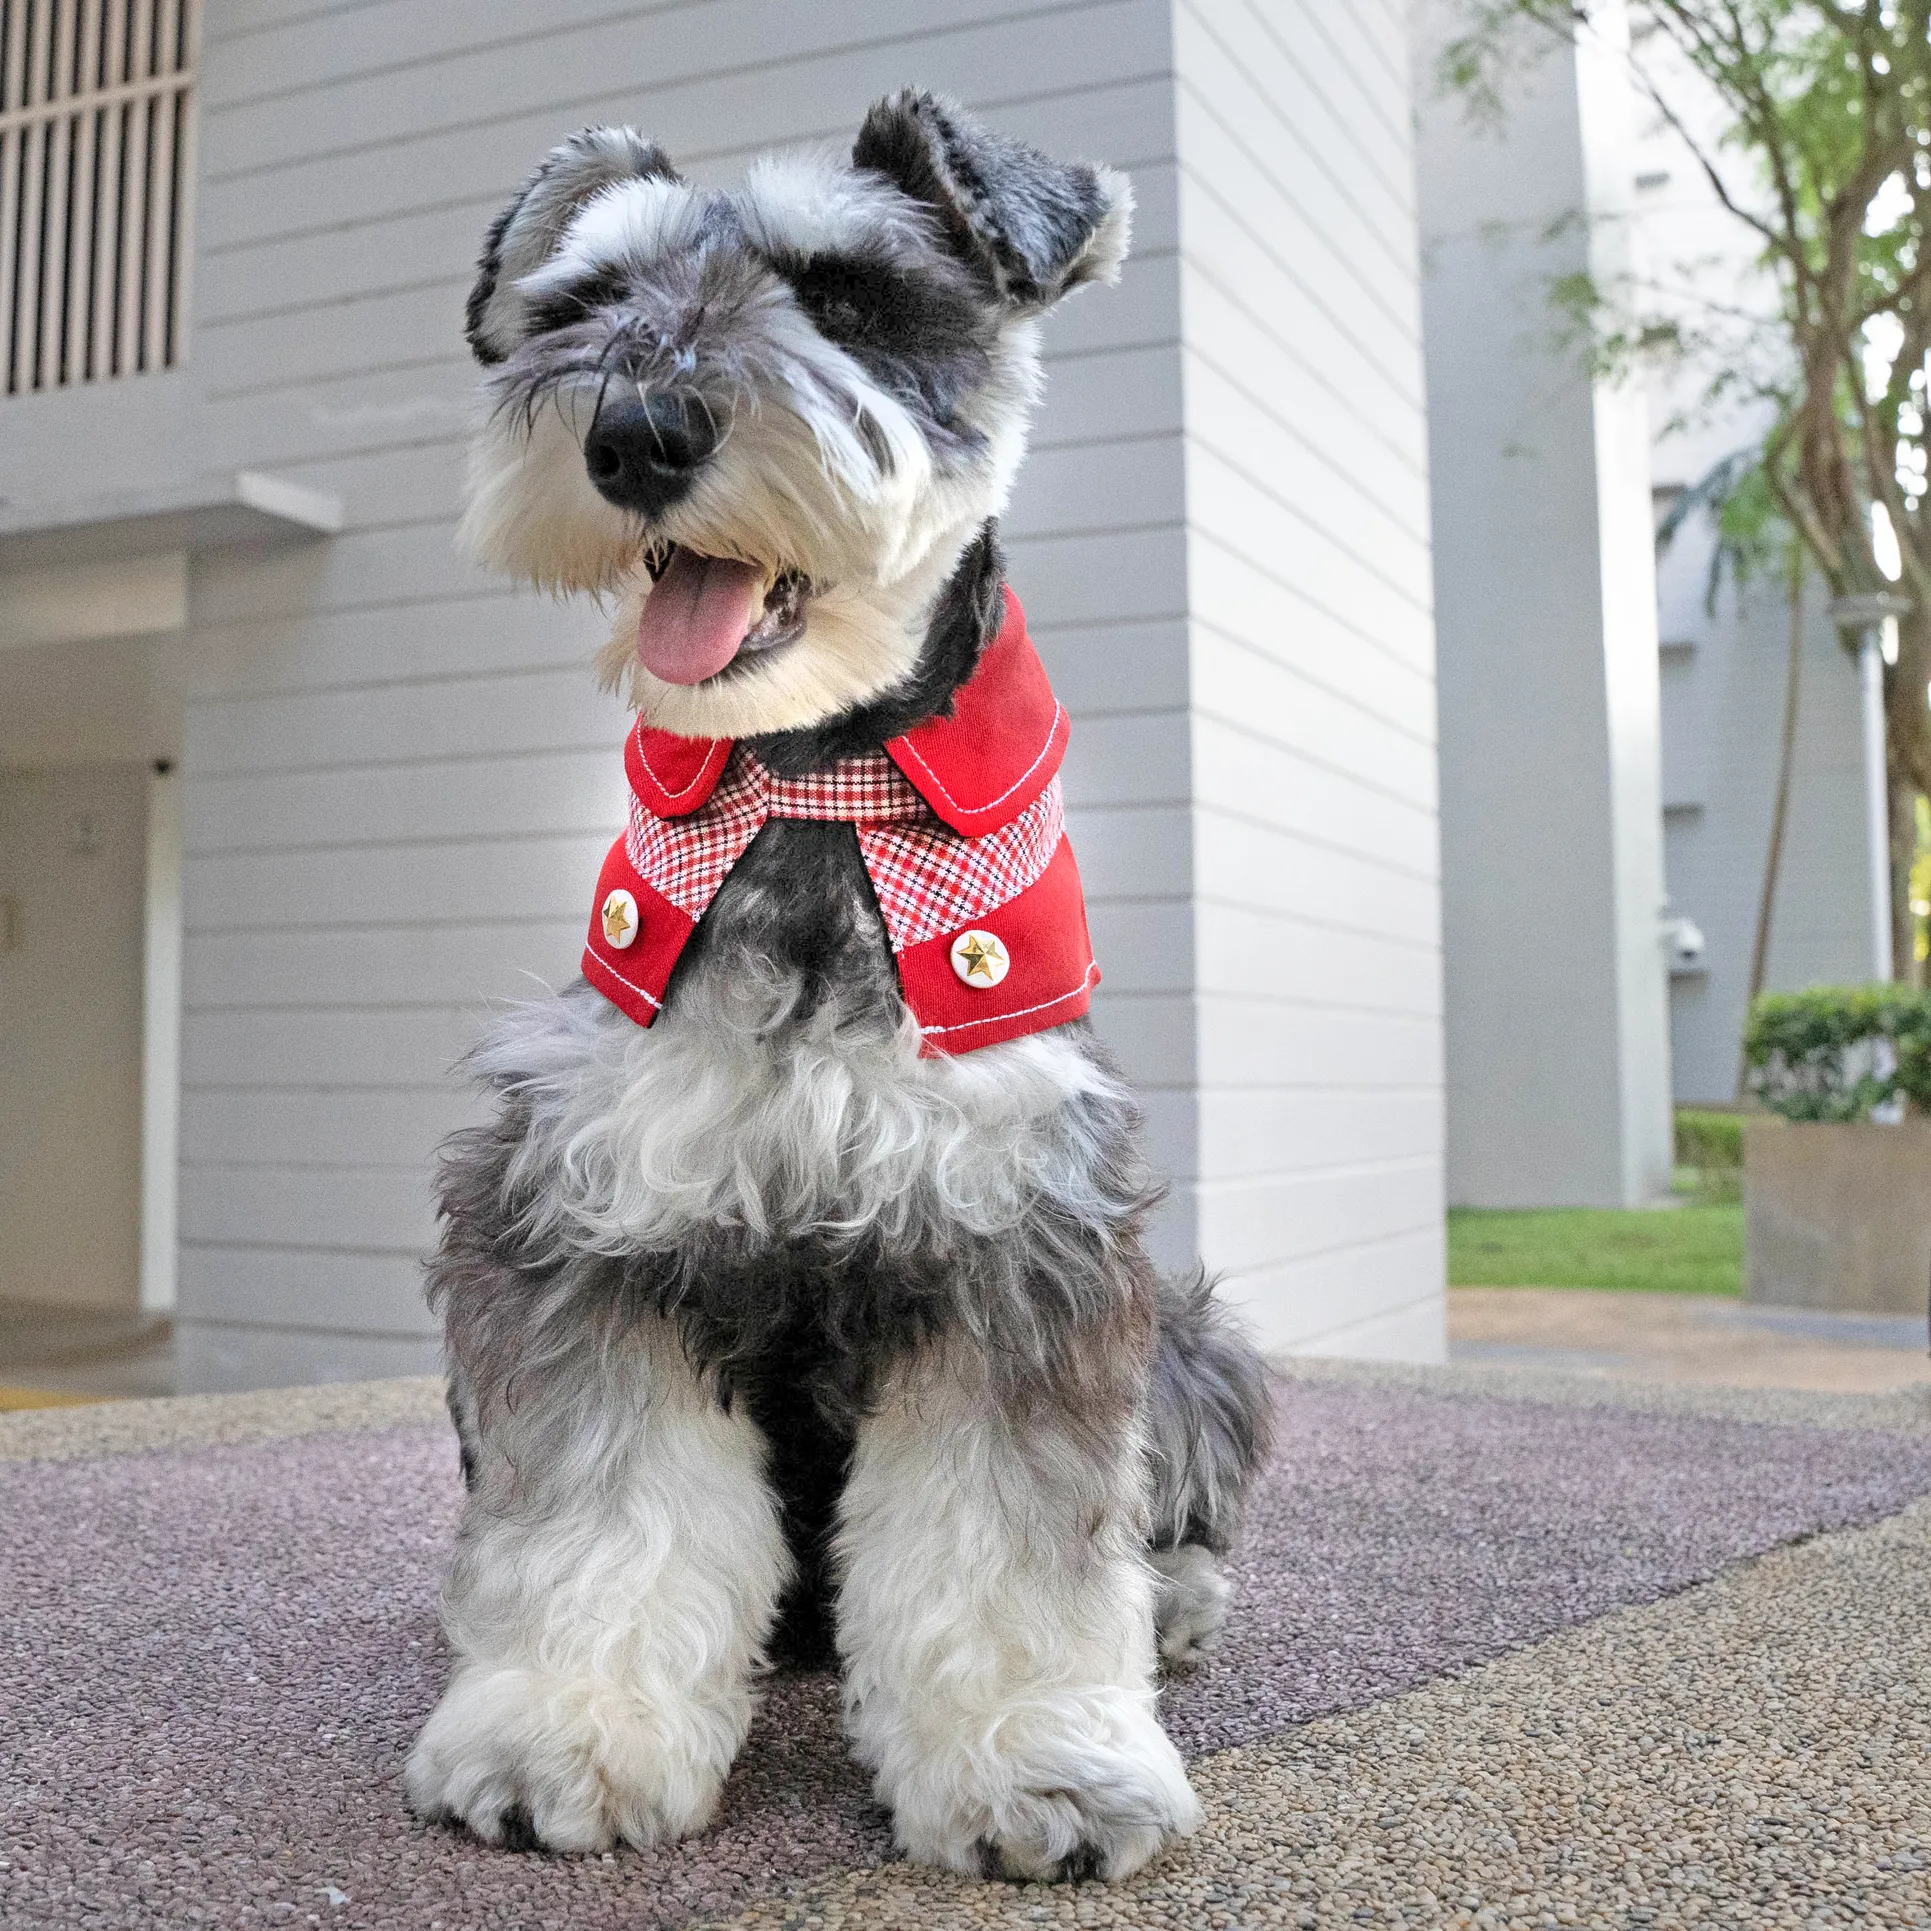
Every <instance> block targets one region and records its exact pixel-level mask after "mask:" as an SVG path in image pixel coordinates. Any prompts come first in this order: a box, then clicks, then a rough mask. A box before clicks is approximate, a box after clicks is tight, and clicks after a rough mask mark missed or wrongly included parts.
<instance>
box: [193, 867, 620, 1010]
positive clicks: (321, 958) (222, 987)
mask: <svg viewBox="0 0 1931 1931" xmlns="http://www.w3.org/2000/svg"><path fill="white" fill-rule="evenodd" d="M595 883H596V873H595V872H594V871H591V872H586V873H585V874H584V875H583V876H582V878H581V879H579V880H578V881H577V884H578V888H579V896H578V898H577V900H576V901H575V903H574V904H573V905H572V906H571V908H570V910H569V912H568V913H567V914H565V915H563V916H559V917H554V918H541V917H529V918H522V919H518V920H516V921H514V922H507V923H492V922H490V921H488V920H485V919H468V918H465V919H459V920H456V921H454V922H452V923H450V924H447V925H434V924H429V923H427V922H425V921H423V920H421V919H410V920H405V921H402V922H400V923H397V924H394V925H373V926H371V925H343V926H322V927H314V926H283V925H275V926H270V927H267V928H261V927H257V928H256V929H254V930H252V931H224V932H197V931H190V932H189V933H188V935H187V940H186V947H185V953H186V962H187V963H186V970H187V975H188V984H189V986H190V987H191V989H192V996H193V1000H194V1003H195V1005H196V1006H197V1007H202V1008H214V1007H220V1006H299V1005H301V1004H302V1003H304V1002H305V1001H311V1000H312V1001H317V1002H320V1003H324V1004H328V1005H332V1006H394V1005H397V1004H401V1003H404V1002H406V1001H411V1000H426V1001H430V1002H432V1003H436V1002H447V1003H449V1004H452V1005H454V1004H459V1003H464V1002H467V1001H471V1000H519V999H533V998H539V997H542V996H543V995H544V994H545V993H546V992H547V991H549V990H551V989H553V988H556V987H561V986H565V985H568V984H569V983H570V982H571V981H572V980H574V979H575V978H576V977H577V971H578V962H579V960H580V959H581V957H582V955H583V947H584V938H585V935H586V933H587V931H588V929H589V924H590V906H591V896H592V892H593V889H594V886H595Z"/></svg>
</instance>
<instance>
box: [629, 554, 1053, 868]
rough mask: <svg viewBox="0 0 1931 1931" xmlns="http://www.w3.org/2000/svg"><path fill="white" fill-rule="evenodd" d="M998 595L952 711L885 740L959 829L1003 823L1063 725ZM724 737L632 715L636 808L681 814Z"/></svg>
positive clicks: (1049, 768)
mask: <svg viewBox="0 0 1931 1931" xmlns="http://www.w3.org/2000/svg"><path fill="white" fill-rule="evenodd" d="M1005 598H1006V615H1005V620H1004V622H1002V623H1001V624H1000V626H999V630H998V633H997V634H996V635H995V636H994V637H993V639H992V641H991V643H989V644H988V645H987V646H986V648H985V654H984V655H983V656H982V657H981V658H980V659H979V666H978V668H977V669H976V670H975V671H974V672H973V673H972V676H971V677H970V678H969V679H967V681H966V682H965V683H964V684H963V685H962V686H961V687H960V688H959V690H958V691H957V692H955V693H954V695H953V700H952V715H951V716H950V717H933V718H927V719H926V721H925V722H924V723H923V724H919V725H915V726H914V727H913V728H912V729H911V730H909V731H907V732H906V733H905V734H904V735H903V736H902V737H896V738H892V739H891V740H889V741H888V742H887V744H886V746H885V751H886V755H887V756H888V757H889V758H890V759H891V760H892V762H893V763H894V764H896V765H897V766H898V768H899V769H900V770H901V771H902V772H903V773H904V774H905V776H906V778H907V779H908V780H909V781H910V782H911V785H912V787H913V789H914V790H916V791H917V792H918V794H919V796H920V797H922V798H923V799H924V800H925V802H926V803H927V804H928V805H930V806H931V807H932V809H933V811H934V812H935V813H936V814H937V815H938V817H939V818H940V819H942V820H943V821H944V822H945V823H946V824H948V825H950V826H951V827H952V829H953V830H954V831H956V832H962V833H964V834H965V835H966V836H967V837H969V838H980V837H983V836H984V835H985V834H986V833H987V832H989V831H997V830H999V828H1000V827H1001V826H1002V825H1009V824H1011V823H1012V821H1013V820H1014V819H1015V818H1017V817H1018V816H1019V814H1020V813H1021V812H1022V811H1024V810H1025V809H1026V807H1027V806H1028V805H1030V804H1031V803H1032V802H1033V800H1034V799H1035V798H1037V797H1038V796H1039V794H1040V793H1041V792H1042V791H1044V790H1045V789H1046V787H1047V786H1048V785H1049V784H1051V783H1052V781H1053V779H1054V777H1055V776H1056V775H1057V773H1058V771H1059V767H1060V763H1061V760H1062V759H1064V757H1065V755H1066V740H1067V737H1068V735H1069V733H1070V731H1071V722H1070V720H1069V719H1068V718H1067V715H1066V712H1065V711H1064V709H1063V708H1062V707H1061V705H1060V702H1059V700H1058V699H1057V698H1056V697H1055V696H1054V695H1053V687H1052V685H1051V684H1049V683H1048V682H1047V681H1046V667H1045V665H1044V664H1042V663H1041V662H1040V661H1039V653H1038V652H1037V651H1036V650H1034V649H1033V645H1032V639H1031V638H1030V637H1028V636H1027V635H1026V613H1025V612H1024V611H1023V610H1022V609H1021V608H1020V606H1019V599H1018V598H1017V597H1016V596H1014V595H1013V593H1012V590H1011V588H1010V587H1007V588H1006V590H1005ZM731 744H732V740H731V739H729V738H684V737H678V736H676V735H675V734H674V733H672V732H669V731H659V730H657V729H656V728H654V727H653V726H651V725H648V724H646V723H645V722H644V721H643V719H642V718H641V717H640V718H638V719H637V720H636V722H635V723H634V724H633V725H632V727H631V731H630V735H629V737H627V738H626V739H625V740H624V771H625V773H626V775H627V776H628V777H629V779H630V788H631V789H632V790H633V791H634V792H635V793H636V794H637V798H638V801H639V803H641V804H642V805H643V807H644V809H645V810H646V811H648V812H651V813H653V814H654V815H655V816H657V817H659V818H684V817H688V816H689V815H690V814H691V813H692V812H693V811H698V810H701V809H702V808H703V806H704V805H705V804H706V803H707V802H708V801H709V799H710V796H711V793H712V792H713V791H715V790H716V789H717V781H718V779H719V778H721V777H722V776H723V775H724V767H725V765H726V764H727V763H728V762H729V760H730V756H731Z"/></svg>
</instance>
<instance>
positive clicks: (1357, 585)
mask: <svg viewBox="0 0 1931 1931" xmlns="http://www.w3.org/2000/svg"><path fill="white" fill-rule="evenodd" d="M1244 373H1245V372H1244V371H1242V370H1241V369H1240V367H1239V365H1238V364H1234V365H1232V366H1230V365H1229V363H1228V362H1227V361H1225V360H1224V359H1221V358H1216V357H1213V356H1211V355H1206V354H1202V353H1200V352H1199V347H1198V336H1197V335H1196V337H1195V338H1194V339H1193V340H1192V341H1190V342H1189V344H1188V350H1187V383H1188V405H1189V411H1190V416H1191V420H1192V423H1193V427H1194V443H1195V447H1196V448H1197V449H1198V450H1199V452H1200V453H1201V455H1202V457H1203V458H1204V457H1206V456H1207V455H1209V454H1211V456H1212V458H1213V463H1212V465H1207V464H1205V463H1203V465H1202V467H1203V470H1205V472H1206V474H1205V476H1203V479H1202V480H1203V483H1204V482H1205V481H1206V480H1207V479H1208V478H1210V477H1211V475H1212V474H1213V471H1214V469H1215V468H1218V467H1221V466H1224V468H1225V469H1226V470H1227V471H1228V472H1230V474H1229V475H1228V477H1227V479H1226V483H1225V485H1223V486H1224V487H1230V488H1231V487H1240V488H1243V489H1245V490H1248V491H1251V492H1252V493H1253V499H1254V500H1253V505H1252V508H1251V509H1250V510H1249V511H1248V515H1249V516H1250V517H1254V518H1261V517H1265V518H1266V519H1267V521H1266V522H1264V523H1262V522H1258V521H1257V522H1252V523H1249V522H1245V521H1243V522H1241V523H1235V524H1231V525H1226V524H1223V525H1222V526H1221V528H1222V529H1223V532H1224V534H1223V538H1222V540H1223V541H1224V542H1225V543H1226V545H1227V547H1228V548H1229V549H1243V548H1247V542H1246V540H1245V539H1247V538H1248V537H1249V536H1251V535H1259V536H1261V537H1262V538H1263V541H1262V543H1261V545H1260V546H1259V547H1257V548H1251V549H1248V554H1250V555H1251V556H1253V558H1254V560H1255V561H1256V562H1257V563H1260V564H1262V565H1263V566H1264V567H1270V568H1272V569H1273V571H1274V572H1275V574H1277V575H1279V574H1284V573H1285V568H1284V566H1286V565H1287V563H1288V562H1289V561H1290V556H1291V555H1292V554H1294V553H1288V552H1284V551H1283V550H1282V549H1281V547H1280V545H1279V543H1278V542H1277V541H1276V539H1275V538H1274V536H1273V531H1274V529H1275V527H1276V526H1277V524H1279V523H1280V522H1281V519H1291V520H1292V521H1293V522H1294V523H1296V524H1298V525H1299V526H1300V531H1301V532H1303V534H1298V535H1297V536H1296V537H1295V538H1294V540H1295V541H1296V542H1298V543H1303V544H1307V545H1310V546H1311V545H1313V544H1316V543H1319V544H1322V545H1325V546H1326V547H1327V548H1329V549H1331V550H1332V551H1333V552H1334V553H1335V554H1334V557H1333V559H1332V561H1331V562H1330V563H1329V564H1328V565H1327V566H1326V570H1327V572H1328V574H1325V575H1323V576H1322V577H1321V578H1320V579H1318V580H1317V581H1316V582H1313V583H1310V584H1308V585H1307V586H1306V590H1305V594H1306V595H1307V596H1308V597H1309V599H1310V600H1311V601H1313V602H1327V601H1331V602H1332V603H1333V604H1334V606H1335V608H1336V609H1337V611H1338V612H1339V613H1340V614H1341V615H1342V616H1343V617H1345V618H1346V619H1347V620H1348V621H1349V622H1351V623H1353V624H1355V625H1356V626H1358V627H1361V628H1364V629H1366V630H1368V631H1369V632H1370V633H1372V634H1374V635H1376V636H1379V635H1380V634H1382V632H1383V631H1384V630H1387V631H1390V632H1393V633H1395V634H1399V632H1400V630H1401V628H1402V626H1403V625H1404V624H1408V623H1412V622H1413V621H1414V615H1415V614H1417V613H1418V614H1420V615H1422V616H1424V617H1425V616H1426V614H1427V612H1428V611H1429V609H1430V608H1431V606H1432V602H1433V597H1434V581H1433V578H1432V576H1431V574H1430V571H1429V566H1428V516H1427V498H1426V494H1425V490H1424V479H1423V478H1422V477H1421V476H1420V475H1419V474H1415V473H1410V472H1408V471H1407V470H1406V467H1405V465H1399V464H1396V463H1393V462H1390V463H1387V464H1384V465H1381V468H1382V469H1383V470H1385V471H1386V473H1387V474H1388V475H1389V476H1390V477H1392V478H1393V479H1394V480H1395V483H1396V487H1395V488H1394V490H1392V491H1384V490H1381V489H1368V488H1364V487H1360V486H1359V485H1357V484H1354V483H1350V482H1349V481H1347V480H1346V472H1347V471H1348V470H1358V468H1359V457H1358V454H1357V453H1356V452H1355V451H1353V450H1352V449H1346V448H1343V449H1336V448H1333V447H1330V448H1326V449H1323V448H1322V447H1321V446H1320V445H1319V444H1318V443H1316V442H1314V440H1313V439H1312V438H1311V437H1310V436H1308V435H1307V434H1306V433H1305V432H1304V431H1303V430H1302V428H1301V425H1300V424H1299V423H1298V422H1297V421H1296V420H1295V406H1296V400H1297V399H1295V398H1285V399H1284V398H1282V397H1280V396H1278V395H1276V394H1273V393H1271V392H1269V391H1267V390H1257V389H1256V388H1255V386H1254V385H1253V384H1252V383H1251V382H1250V381H1247V380H1243V376H1244ZM1357 433H1358V432H1357ZM1337 458H1339V460H1337ZM1404 478H1405V479H1406V484H1407V487H1406V488H1403V487H1401V483H1402V479H1404ZM1391 594H1392V596H1393V598H1394V601H1393V602H1392V603H1388V604H1385V606H1384V600H1385V599H1387V598H1388V597H1389V596H1390V595H1391ZM1384 607H1386V608H1387V609H1388V610H1389V612H1390V617H1391V621H1390V622H1388V623H1387V624H1385V625H1384V624H1383V623H1381V622H1380V621H1378V619H1377V616H1376V614H1375V613H1376V612H1378V611H1379V610H1381V609H1382V608H1384ZM1414 656H1415V658H1416V659H1417V660H1418V661H1419V662H1420V663H1421V664H1422V665H1423V666H1424V667H1425V666H1426V664H1427V661H1428V652H1427V639H1426V635H1425V633H1424V634H1423V636H1422V637H1421V638H1420V639H1419V640H1418V642H1417V645H1416V647H1415V650H1414Z"/></svg>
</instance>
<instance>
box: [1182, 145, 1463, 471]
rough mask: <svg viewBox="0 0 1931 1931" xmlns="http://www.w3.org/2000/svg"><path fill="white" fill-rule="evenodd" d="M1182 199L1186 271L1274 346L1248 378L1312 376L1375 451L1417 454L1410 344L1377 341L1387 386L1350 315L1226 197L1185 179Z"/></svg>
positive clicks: (1417, 376) (1419, 430)
mask: <svg viewBox="0 0 1931 1931" xmlns="http://www.w3.org/2000/svg"><path fill="white" fill-rule="evenodd" d="M1182 196H1183V201H1184V206H1185V211H1186V212H1185V217H1184V231H1185V235H1186V272H1187V273H1188V274H1189V276H1191V273H1192V272H1193V271H1194V270H1196V269H1197V270H1198V271H1199V272H1200V274H1201V275H1202V276H1203V277H1205V278H1206V279H1207V280H1208V281H1210V282H1211V283H1212V284H1213V285H1214V286H1215V287H1216V288H1217V289H1219V290H1222V291H1225V292H1227V293H1229V294H1231V295H1233V296H1234V297H1237V298H1238V299H1239V301H1240V302H1241V304H1242V305H1243V306H1244V307H1245V308H1246V309H1247V310H1248V311H1249V312H1250V313H1251V314H1253V315H1255V316H1260V317H1265V318H1266V320H1267V322H1268V324H1269V326H1270V332H1271V333H1272V334H1273V335H1274V337H1275V340H1276V342H1277V343H1278V344H1279V345H1280V346H1279V347H1277V348H1276V350H1275V352H1274V354H1273V355H1271V356H1269V357H1268V358H1267V359H1266V360H1265V361H1261V360H1259V359H1256V360H1255V361H1254V362H1253V363H1251V364H1250V365H1249V366H1250V367H1251V369H1252V373H1253V378H1254V380H1255V381H1256V382H1257V383H1258V382H1260V381H1261V380H1262V375H1263V371H1267V372H1268V373H1269V374H1270V375H1271V373H1272V371H1273V369H1274V368H1276V367H1278V368H1279V369H1281V371H1282V375H1281V380H1282V381H1284V382H1288V383H1292V382H1294V381H1296V380H1302V381H1304V380H1306V379H1307V377H1306V376H1305V375H1300V376H1298V377H1297V375H1296V373H1295V371H1296V370H1306V371H1312V372H1313V373H1314V374H1315V375H1316V376H1317V377H1318V378H1319V379H1320V380H1322V381H1324V382H1326V383H1327V384H1329V385H1330V386H1331V387H1332V388H1333V389H1334V390H1335V391H1336V392H1337V393H1338V394H1340V395H1341V396H1343V397H1346V398H1347V399H1348V400H1349V401H1350V402H1352V403H1353V405H1354V407H1355V408H1356V409H1357V410H1358V411H1359V412H1360V415H1361V418H1362V422H1363V425H1364V427H1365V428H1367V429H1368V430H1369V431H1370V432H1371V435H1372V439H1373V441H1374V442H1375V443H1376V444H1377V445H1381V446H1385V447H1391V448H1394V449H1399V450H1412V451H1414V452H1415V453H1416V455H1419V454H1420V453H1421V451H1422V450H1423V448H1424V447H1425V436H1424V433H1423V425H1422V414H1421V408H1420V394H1421V365H1420V357H1419V356H1418V354H1416V352H1415V350H1414V348H1413V346H1412V345H1410V344H1407V343H1401V344H1399V345H1393V346H1392V348H1391V346H1390V345H1388V344H1386V343H1385V342H1384V353H1389V352H1392V353H1394V354H1395V355H1396V356H1397V357H1398V360H1397V361H1396V362H1395V365H1394V373H1395V375H1396V378H1397V380H1396V381H1395V382H1392V383H1391V382H1390V381H1389V380H1388V378H1387V373H1386V372H1385V371H1384V369H1383V366H1382V364H1381V363H1380V362H1378V361H1377V360H1376V358H1375V356H1374V355H1373V353H1371V352H1370V350H1369V349H1368V347H1367V346H1366V345H1365V344H1364V342H1363V341H1362V339H1361V338H1360V336H1358V335H1357V334H1356V333H1355V329H1354V317H1353V315H1352V314H1351V313H1350V312H1349V311H1347V310H1346V309H1345V308H1342V307H1339V306H1337V304H1336V303H1335V301H1334V300H1333V297H1332V293H1331V291H1329V290H1325V289H1323V288H1321V287H1320V286H1319V285H1318V284H1317V283H1315V282H1313V281H1311V280H1310V279H1309V278H1307V277H1306V276H1304V275H1301V274H1299V273H1297V272H1296V271H1295V269H1294V267H1293V265H1292V264H1290V263H1288V262H1285V261H1283V260H1282V259H1281V257H1280V256H1279V254H1278V253H1276V252H1272V251H1270V250H1268V249H1266V248H1263V247H1262V246H1260V245H1259V240H1258V238H1257V236H1256V233H1255V231H1254V229H1253V228H1252V227H1251V226H1250V225H1247V224H1244V223H1243V222H1242V221H1241V220H1240V219H1239V218H1238V216H1237V214H1236V211H1235V209H1234V208H1233V207H1232V206H1230V204H1229V202H1228V201H1227V199H1226V198H1225V197H1223V196H1220V195H1216V194H1213V193H1209V192H1207V191H1205V190H1204V189H1202V190H1200V191H1196V184H1195V183H1193V182H1192V181H1191V180H1188V181H1184V182H1183V185H1182ZM1210 339H1211V338H1210ZM1269 387H1270V389H1271V387H1272V383H1271V381H1270V383H1269ZM1365 453H1366V452H1364V454H1365ZM1412 460H1413V458H1412V457H1411V458H1410V461H1411V462H1412Z"/></svg>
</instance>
